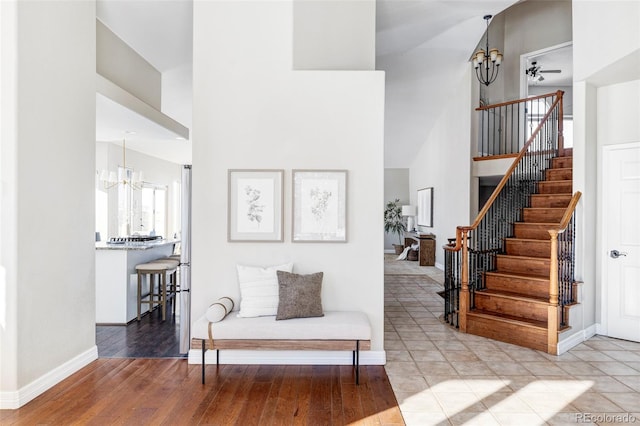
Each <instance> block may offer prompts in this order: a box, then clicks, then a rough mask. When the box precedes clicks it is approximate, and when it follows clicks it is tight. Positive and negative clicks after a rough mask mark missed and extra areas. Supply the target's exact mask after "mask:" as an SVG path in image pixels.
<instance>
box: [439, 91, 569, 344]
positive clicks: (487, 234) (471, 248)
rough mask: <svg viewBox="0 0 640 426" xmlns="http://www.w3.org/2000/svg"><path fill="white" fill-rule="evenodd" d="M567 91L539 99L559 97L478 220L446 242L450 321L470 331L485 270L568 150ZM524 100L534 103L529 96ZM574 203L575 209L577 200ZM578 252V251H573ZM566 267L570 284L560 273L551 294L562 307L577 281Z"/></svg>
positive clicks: (446, 284)
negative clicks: (564, 131) (552, 166)
mask: <svg viewBox="0 0 640 426" xmlns="http://www.w3.org/2000/svg"><path fill="white" fill-rule="evenodd" d="M562 95H563V92H562V91H558V92H556V93H554V94H550V95H543V96H539V97H537V99H542V100H545V102H546V101H547V100H549V99H553V102H552V103H551V104H550V105H549V109H548V110H547V111H545V112H544V114H542V116H540V117H538V118H537V119H536V123H537V124H536V127H535V129H533V130H532V131H531V134H530V136H529V138H528V140H527V142H526V143H525V144H524V146H523V147H522V149H521V150H520V152H519V154H518V155H517V156H516V158H515V160H514V162H513V164H512V166H511V167H510V168H509V170H508V171H507V172H506V173H505V175H504V177H503V178H502V180H501V181H500V183H499V184H498V186H497V187H496V189H495V190H494V192H493V194H492V195H491V197H490V198H489V200H488V201H487V202H486V204H485V205H484V207H483V208H482V210H481V211H480V213H479V214H478V216H477V217H476V219H475V221H474V222H473V224H471V225H470V226H459V227H458V228H457V229H456V238H455V241H454V242H452V243H451V244H449V245H447V246H444V250H445V319H446V320H447V321H448V322H449V323H451V324H453V325H455V326H457V327H458V326H459V327H460V329H462V330H463V331H466V312H467V311H468V310H469V309H473V307H474V294H475V291H476V290H480V289H483V288H484V287H485V284H484V273H485V272H487V271H491V270H494V269H495V265H496V256H497V255H498V254H499V253H504V251H505V250H504V239H505V238H507V237H511V236H513V223H514V222H518V221H520V220H521V217H520V215H521V214H522V209H523V208H525V207H529V202H530V196H531V194H533V193H535V191H536V189H537V183H538V182H540V181H542V180H544V178H545V171H546V169H547V168H549V167H550V163H551V161H550V160H551V159H552V158H553V157H556V156H558V155H559V154H560V151H561V150H562V149H563V148H562V146H563V137H562ZM518 103H519V102H518V101H515V102H509V103H505V104H499V105H497V106H495V107H497V108H500V107H502V106H506V105H516V104H518ZM520 103H524V104H528V100H524V101H523V102H520ZM492 107H494V106H491V107H486V108H485V109H487V110H489V109H492ZM531 122H532V118H527V123H526V125H530V123H531ZM578 198H579V196H578ZM576 203H577V201H576ZM572 206H573V208H575V204H573V205H572ZM571 214H573V210H572V211H571ZM571 214H570V215H569V217H571ZM566 226H567V228H566V229H568V230H570V231H569V232H565V233H564V235H563V238H566V237H569V236H570V237H571V238H572V237H573V235H572V234H573V232H572V231H571V230H572V226H573V225H572V221H568V222H567V224H566ZM572 252H573V249H571V253H572ZM562 253H563V255H562V256H565V257H566V252H565V251H564V250H563V251H562ZM571 256H573V254H571ZM556 260H557V259H556ZM571 263H572V259H571ZM558 267H559V265H558V263H557V262H556V270H555V272H554V271H552V273H555V274H557V273H558V269H557V268H558ZM562 267H563V268H565V269H566V268H569V269H570V270H568V273H567V274H565V275H566V276H564V277H563V278H562V283H564V284H561V283H560V282H559V280H558V279H557V277H556V279H555V281H554V284H553V285H555V286H556V290H554V291H553V292H552V293H551V294H552V296H553V298H555V304H556V305H558V300H559V298H558V295H559V293H560V289H558V286H560V285H565V286H566V282H571V284H572V280H573V269H572V268H573V266H572V265H571V266H567V265H566V264H565V265H563V266H562ZM562 293H563V294H564V293H565V292H564V291H563V292H562ZM554 295H555V296H554ZM447 296H450V300H446V297H447ZM560 302H561V304H568V303H570V296H567V297H566V298H564V299H562V298H561V300H560ZM560 321H562V320H560ZM556 338H557V336H556Z"/></svg>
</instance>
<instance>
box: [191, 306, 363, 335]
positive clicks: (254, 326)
mask: <svg viewBox="0 0 640 426" xmlns="http://www.w3.org/2000/svg"><path fill="white" fill-rule="evenodd" d="M208 327H209V321H207V318H206V317H204V316H203V317H201V318H200V319H199V320H197V321H196V322H194V323H193V324H192V326H191V337H193V338H195V339H209V328H208ZM211 331H212V334H213V339H214V340H216V339H221V340H225V339H231V340H243V339H247V340H270V339H273V340H371V325H370V323H369V318H368V317H367V315H366V314H365V313H363V312H343V311H325V313H324V316H323V317H312V318H294V319H289V320H286V321H276V317H275V316H269V317H255V318H240V317H238V316H236V315H229V316H227V317H226V318H225V319H224V321H220V322H217V323H214V324H211Z"/></svg>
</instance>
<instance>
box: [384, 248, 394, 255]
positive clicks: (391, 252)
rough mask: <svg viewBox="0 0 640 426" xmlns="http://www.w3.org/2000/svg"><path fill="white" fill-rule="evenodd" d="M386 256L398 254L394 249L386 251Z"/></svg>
mask: <svg viewBox="0 0 640 426" xmlns="http://www.w3.org/2000/svg"><path fill="white" fill-rule="evenodd" d="M384 254H396V251H395V250H393V249H385V250H384Z"/></svg>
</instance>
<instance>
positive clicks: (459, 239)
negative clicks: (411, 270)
mask: <svg viewBox="0 0 640 426" xmlns="http://www.w3.org/2000/svg"><path fill="white" fill-rule="evenodd" d="M563 93H564V92H563V91H562V90H558V91H557V92H556V95H557V97H556V100H555V101H554V102H553V104H552V105H551V108H549V111H547V113H546V114H545V115H544V117H543V118H542V120H540V123H539V124H538V127H536V129H535V130H534V131H533V133H532V134H531V136H530V137H529V140H527V143H525V144H524V146H523V147H522V149H521V150H520V153H519V154H518V156H517V157H516V158H515V160H514V161H513V163H512V164H511V167H509V169H508V170H507V171H506V173H505V174H504V176H502V179H501V180H500V183H499V184H498V186H497V187H496V189H494V191H493V193H492V194H491V197H489V199H488V200H487V202H486V203H485V204H484V206H483V207H482V210H480V213H478V216H476V219H475V221H474V222H473V223H472V224H471V225H470V226H458V227H457V228H456V244H455V245H453V246H452V245H449V244H447V245H445V246H443V249H444V250H447V251H458V250H460V247H462V235H461V233H462V230H466V231H471V230H474V229H476V228H477V227H478V225H480V221H482V219H483V218H484V217H485V215H486V214H487V212H488V211H489V209H490V208H491V206H492V205H493V203H494V202H495V201H496V199H497V198H498V195H499V194H500V192H501V191H502V188H504V186H505V185H506V184H507V181H508V180H509V178H510V177H511V174H512V173H513V171H514V170H515V168H516V167H517V166H518V163H519V162H520V160H521V159H522V157H524V156H525V154H526V153H527V150H528V149H529V147H530V146H531V144H532V143H533V141H534V140H535V139H536V136H538V133H539V132H540V130H541V129H542V126H543V125H544V124H545V123H546V122H547V120H548V119H549V117H550V116H551V113H552V112H553V110H554V108H555V107H556V106H557V105H558V104H559V103H560V102H561V100H562V95H563ZM544 96H549V95H544ZM531 99H535V98H531ZM514 102H516V101H514Z"/></svg>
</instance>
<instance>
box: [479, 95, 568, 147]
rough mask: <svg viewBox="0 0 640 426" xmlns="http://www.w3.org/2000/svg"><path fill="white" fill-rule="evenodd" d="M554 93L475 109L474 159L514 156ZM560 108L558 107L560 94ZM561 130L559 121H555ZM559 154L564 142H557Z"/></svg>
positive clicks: (531, 132)
mask: <svg viewBox="0 0 640 426" xmlns="http://www.w3.org/2000/svg"><path fill="white" fill-rule="evenodd" d="M558 93H561V92H556V93H549V94H546V95H540V96H534V97H531V98H527V99H519V100H515V101H510V102H503V103H500V104H495V105H488V106H484V107H480V108H476V111H478V126H479V129H478V155H477V157H476V159H478V158H485V157H497V156H503V157H504V156H507V157H510V156H513V157H515V156H516V155H517V154H518V153H519V152H520V150H522V147H523V146H524V145H525V143H526V142H527V141H528V140H529V138H530V137H531V135H532V134H533V132H534V131H535V129H536V128H537V127H538V125H539V124H540V122H541V121H542V119H543V118H544V116H545V114H546V113H547V111H548V110H549V109H550V107H551V105H552V104H553V103H554V102H555V101H556V99H557V98H558ZM559 98H560V110H562V96H560V97H559ZM558 126H559V127H560V129H559V133H560V134H561V133H562V120H560V121H559V122H558ZM559 142H560V144H559V146H558V149H559V155H563V151H564V146H563V145H564V144H563V142H564V141H559Z"/></svg>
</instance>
